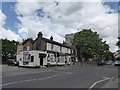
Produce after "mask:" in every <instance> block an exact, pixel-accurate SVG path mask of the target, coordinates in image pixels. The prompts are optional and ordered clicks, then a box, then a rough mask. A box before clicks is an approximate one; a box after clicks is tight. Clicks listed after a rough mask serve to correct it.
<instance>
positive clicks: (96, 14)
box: [15, 2, 118, 51]
mask: <svg viewBox="0 0 120 90" xmlns="http://www.w3.org/2000/svg"><path fill="white" fill-rule="evenodd" d="M56 4H57V3H55V2H54V3H53V2H49V3H43V2H35V3H33V2H32V3H29V2H26V3H25V2H24V3H23V2H22V3H21V2H19V3H17V4H16V6H15V10H16V13H17V14H18V15H22V16H23V17H22V16H18V19H19V20H20V21H21V24H20V29H19V33H20V35H21V36H22V35H23V37H25V38H27V37H33V38H35V37H36V35H37V33H38V32H39V31H42V32H43V34H44V36H45V37H47V38H49V37H50V36H51V35H53V36H54V39H55V40H57V41H60V42H62V40H63V39H64V37H62V36H61V35H65V34H68V33H74V32H77V29H78V28H79V29H80V30H81V29H84V28H87V29H89V28H91V29H92V30H94V31H97V32H98V33H99V34H100V37H101V38H103V39H104V40H106V41H107V42H108V43H109V45H110V47H111V51H115V50H116V48H117V47H116V46H115V43H116V41H117V35H118V28H117V27H118V21H117V20H118V16H117V13H114V10H112V9H110V7H108V6H105V5H103V4H102V3H101V2H97V3H96V2H92V3H91V2H89V3H88V2H87V3H85V2H74V3H71V2H60V3H58V5H57V6H56ZM23 8H24V9H23ZM38 9H43V11H44V13H43V15H44V17H38V16H36V10H38ZM108 12H111V14H108ZM48 16H50V17H51V18H48ZM111 39H112V40H111Z"/></svg>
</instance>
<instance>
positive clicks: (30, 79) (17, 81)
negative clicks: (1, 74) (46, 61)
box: [0, 71, 72, 86]
mask: <svg viewBox="0 0 120 90" xmlns="http://www.w3.org/2000/svg"><path fill="white" fill-rule="evenodd" d="M53 72H54V71H53ZM61 73H64V74H56V75H53V76H49V77H45V78H38V79H29V80H22V81H16V82H10V83H6V84H3V85H0V86H7V85H11V84H17V83H23V82H30V81H37V80H39V81H40V80H46V79H50V78H53V77H58V76H63V75H69V74H72V73H68V72H67V73H65V72H61Z"/></svg>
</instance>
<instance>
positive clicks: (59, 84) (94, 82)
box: [2, 65, 118, 90]
mask: <svg viewBox="0 0 120 90" xmlns="http://www.w3.org/2000/svg"><path fill="white" fill-rule="evenodd" d="M2 69H3V73H2V86H3V88H88V89H89V90H91V89H92V88H101V87H103V86H104V85H105V84H106V83H107V82H109V81H110V80H111V79H112V78H113V77H114V76H116V75H117V74H118V67H116V66H112V65H106V66H97V65H84V66H78V65H75V66H59V67H50V68H41V69H34V68H19V67H12V66H3V68H2ZM116 88H118V85H117V86H116Z"/></svg>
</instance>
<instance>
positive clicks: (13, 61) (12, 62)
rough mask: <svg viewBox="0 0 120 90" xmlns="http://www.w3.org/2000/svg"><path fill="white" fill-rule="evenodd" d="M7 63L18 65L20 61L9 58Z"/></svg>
mask: <svg viewBox="0 0 120 90" xmlns="http://www.w3.org/2000/svg"><path fill="white" fill-rule="evenodd" d="M7 64H8V66H18V65H19V62H18V61H17V60H15V59H8V60H7Z"/></svg>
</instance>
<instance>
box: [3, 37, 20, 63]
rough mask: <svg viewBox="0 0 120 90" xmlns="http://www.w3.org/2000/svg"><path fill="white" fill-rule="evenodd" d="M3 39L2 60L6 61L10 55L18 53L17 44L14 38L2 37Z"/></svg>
mask: <svg viewBox="0 0 120 90" xmlns="http://www.w3.org/2000/svg"><path fill="white" fill-rule="evenodd" d="M1 41H2V60H3V61H6V60H7V58H8V55H9V56H12V55H14V54H16V50H17V44H18V43H19V42H16V41H14V40H12V41H10V40H7V39H1Z"/></svg>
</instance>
